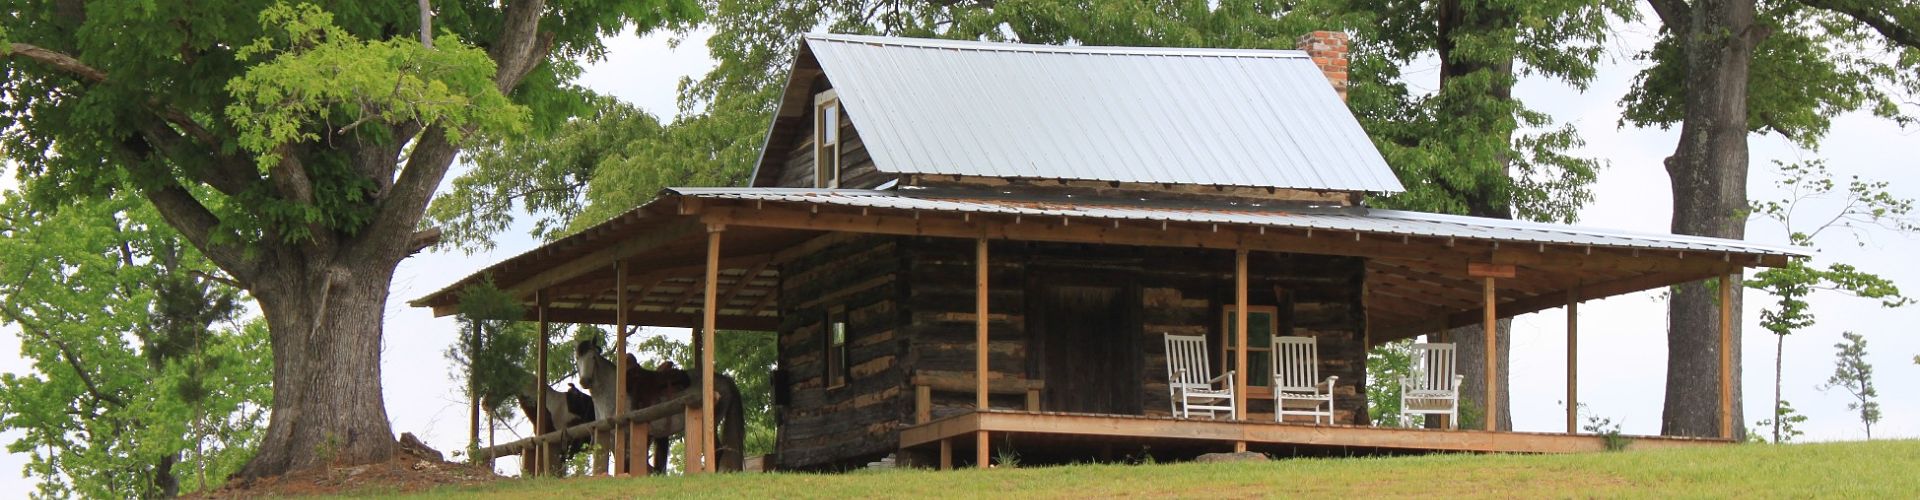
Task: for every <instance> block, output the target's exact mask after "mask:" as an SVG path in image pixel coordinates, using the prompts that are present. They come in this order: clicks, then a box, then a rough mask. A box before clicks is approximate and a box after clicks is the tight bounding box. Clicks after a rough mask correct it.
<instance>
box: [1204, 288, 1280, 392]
mask: <svg viewBox="0 0 1920 500" xmlns="http://www.w3.org/2000/svg"><path fill="white" fill-rule="evenodd" d="M1239 309H1240V306H1239V305H1237V304H1226V305H1225V306H1223V307H1221V308H1220V349H1219V352H1218V354H1219V355H1220V366H1221V367H1222V368H1221V370H1220V372H1221V373H1226V370H1230V369H1238V367H1235V366H1234V365H1233V361H1234V359H1233V357H1232V356H1233V352H1234V349H1236V348H1237V346H1235V345H1234V343H1233V341H1234V340H1235V339H1234V333H1233V332H1234V330H1233V319H1234V312H1235V311H1237V310H1239ZM1256 314H1265V315H1267V318H1268V320H1267V332H1266V335H1267V337H1268V338H1269V340H1268V341H1267V346H1266V347H1257V346H1256V347H1248V348H1247V364H1248V365H1252V364H1254V363H1255V359H1258V358H1256V357H1255V356H1266V357H1267V358H1266V359H1267V369H1268V370H1272V369H1273V341H1272V340H1271V338H1272V337H1273V336H1275V335H1279V334H1280V306H1277V305H1255V304H1249V305H1247V322H1248V323H1253V322H1254V321H1253V316H1254V315H1256ZM1255 335H1258V333H1256V332H1247V343H1249V344H1252V343H1254V340H1253V339H1255V338H1256V337H1255ZM1255 380H1256V379H1255V377H1254V376H1253V372H1247V396H1249V397H1253V396H1272V395H1273V374H1271V373H1269V374H1267V380H1266V383H1265V384H1264V385H1263V384H1256V383H1254V382H1255Z"/></svg>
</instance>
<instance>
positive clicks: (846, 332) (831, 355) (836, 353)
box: [820, 306, 853, 389]
mask: <svg viewBox="0 0 1920 500" xmlns="http://www.w3.org/2000/svg"><path fill="white" fill-rule="evenodd" d="M851 323H852V321H849V320H848V318H847V308H846V306H833V307H832V308H829V309H827V317H826V321H824V322H822V323H821V327H822V328H821V332H822V333H824V335H822V337H823V339H822V340H823V342H822V343H821V347H822V352H821V355H820V361H821V365H822V373H821V385H823V386H825V387H826V388H828V389H837V388H841V387H846V386H847V384H848V383H849V382H851V381H852V380H853V372H852V370H851V366H850V363H848V361H847V354H848V353H847V351H848V349H847V344H848V343H849V342H850V340H851V339H849V337H852V336H853V334H852V327H851ZM836 329H837V331H836ZM835 333H838V334H839V336H838V338H837V339H836V338H835V335H834V334H835ZM836 340H837V342H836Z"/></svg>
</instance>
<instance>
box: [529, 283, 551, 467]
mask: <svg viewBox="0 0 1920 500" xmlns="http://www.w3.org/2000/svg"><path fill="white" fill-rule="evenodd" d="M533 303H534V310H535V311H536V313H535V314H536V315H538V316H539V320H540V351H539V353H538V355H537V356H536V360H535V361H534V362H535V363H539V365H540V367H539V369H538V370H537V371H536V372H537V373H538V374H539V376H538V377H537V378H535V379H534V380H533V384H534V385H533V393H534V394H535V395H536V396H535V397H534V401H535V403H534V408H535V409H536V410H538V411H535V412H533V428H534V429H535V431H536V432H538V430H539V429H540V428H541V427H542V426H545V425H547V424H548V422H547V412H546V411H545V410H546V408H545V407H546V399H547V398H546V394H547V391H548V390H550V388H551V387H552V386H551V385H548V384H547V342H549V341H550V340H551V337H552V330H551V325H550V324H549V323H548V322H547V292H546V290H539V291H536V292H534V299H533ZM551 446H552V444H550V443H541V444H540V446H538V447H537V448H538V451H537V452H536V453H534V461H533V463H534V465H533V471H534V474H535V475H540V474H544V473H545V472H546V470H547V468H548V467H551V466H552V464H548V463H546V462H547V460H548V458H549V457H550V456H551V455H550V454H549V453H548V451H549V449H550V448H551Z"/></svg>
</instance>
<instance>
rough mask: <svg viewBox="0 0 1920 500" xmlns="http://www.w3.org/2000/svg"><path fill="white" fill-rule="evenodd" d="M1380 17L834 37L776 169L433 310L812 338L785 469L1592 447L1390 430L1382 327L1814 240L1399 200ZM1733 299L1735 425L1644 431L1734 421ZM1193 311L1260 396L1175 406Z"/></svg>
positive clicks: (1646, 442)
mask: <svg viewBox="0 0 1920 500" xmlns="http://www.w3.org/2000/svg"><path fill="white" fill-rule="evenodd" d="M1346 44H1347V38H1346V36H1345V35H1344V34H1341V33H1332V32H1314V33H1309V34H1307V35H1305V36H1303V37H1301V38H1300V41H1299V50H1226V49H1206V48H1140V47H1061V46H1042V45H1024V44H1007V43H984V42H971V41H947V40H926V39H905V38H884V37H868V36H850V35H807V36H806V37H805V38H804V40H803V41H802V42H801V44H800V46H799V47H798V52H797V55H796V57H795V58H794V61H793V67H792V71H791V76H790V78H789V79H788V80H787V83H786V87H785V92H784V93H783V94H782V96H781V98H780V102H779V104H778V107H777V110H776V112H775V115H774V116H773V118H772V123H771V125H770V126H769V127H768V130H767V134H766V138H765V142H764V147H763V149H762V155H761V156H760V158H759V160H758V164H757V165H756V167H755V169H754V170H753V173H752V175H751V178H750V180H749V182H748V183H747V185H746V186H744V187H717V188H714V187H699V188H696V187H686V188H670V189H667V190H665V191H664V192H662V193H660V195H659V196H658V197H657V198H656V199H654V200H653V201H651V202H649V203H646V204H645V205H643V206H640V207H637V208H634V209H633V210H632V211H630V212H627V213H625V214H623V215H620V216H618V217H615V218H613V219H611V220H608V221H605V222H603V223H600V224H599V225H597V226H594V227H591V228H588V229H586V230H584V231H581V232H579V233H577V234H573V235H570V236H567V237H564V238H560V239H558V240H556V241H552V242H550V243H547V244H545V245H542V246H540V247H539V248H535V249H533V250H530V251H528V252H526V253H525V254H522V255H519V256H517V257H513V258H510V259H506V260H504V261H502V262H499V263H497V264H494V265H491V266H489V267H487V268H485V269H482V270H480V271H478V272H476V273H474V275H473V276H471V277H468V278H466V279H463V280H460V281H458V282H456V283H454V284H452V285H451V286H448V287H447V288H446V289H445V290H442V291H440V292H437V293H435V294H432V295H429V296H427V297H424V298H421V299H419V300H416V301H414V302H413V304H414V305H416V306H420V307H431V308H433V309H434V310H435V311H436V312H437V313H439V314H443V315H444V314H451V313H452V312H453V311H454V310H455V298H456V296H457V293H458V291H459V290H460V289H461V288H462V287H465V286H467V285H469V284H472V283H475V282H478V281H480V280H482V279H486V278H487V277H491V279H492V280H493V282H494V283H496V284H497V285H498V286H500V287H502V288H503V289H506V290H508V291H510V292H512V293H515V294H516V295H517V296H519V297H521V298H522V299H523V300H525V301H526V303H527V304H528V305H529V306H530V308H531V309H530V311H533V312H531V313H530V315H531V316H530V317H529V318H528V319H530V320H539V321H543V322H549V321H551V322H572V323H597V324H608V325H615V326H616V328H617V331H620V332H630V331H631V330H630V329H631V327H633V326H636V325H647V326H672V327H687V328H692V329H694V331H695V332H696V335H695V339H696V340H695V343H696V348H697V349H696V350H697V351H699V352H700V353H701V354H699V355H698V356H697V359H696V360H695V361H694V363H693V365H694V366H696V367H697V368H698V370H699V371H700V372H701V373H703V374H708V375H706V376H707V377H710V376H711V375H710V374H711V373H712V371H713V370H714V369H715V367H714V366H713V362H712V359H713V358H712V353H711V350H710V349H704V348H699V347H700V346H711V345H713V342H714V340H713V339H714V336H715V334H716V332H718V334H719V335H726V334H727V331H730V330H762V331H774V332H778V349H779V352H778V360H779V361H778V370H777V372H776V377H774V380H775V387H773V388H772V390H773V391H774V398H773V399H774V401H775V403H776V412H777V420H778V426H779V427H778V438H777V444H776V450H775V452H774V453H773V454H772V455H770V456H768V457H766V463H767V464H768V467H769V468H778V469H789V470H839V469H845V468H850V467H857V466H860V465H863V464H866V463H868V462H871V461H873V460H875V459H877V458H880V457H884V456H888V455H897V456H899V457H901V458H902V460H905V461H908V462H911V463H917V464H925V465H929V466H934V465H937V466H939V467H942V468H945V467H955V466H977V467H986V466H988V465H989V464H991V463H993V462H994V461H996V460H997V459H996V458H995V454H1017V455H1018V456H1019V457H1021V460H1022V461H1023V462H1032V461H1068V460H1088V459H1103V458H1104V459H1117V457H1126V456H1137V455H1139V454H1150V455H1153V456H1155V457H1156V458H1158V459H1169V458H1181V457H1191V456H1193V455H1196V454H1199V453H1203V452H1209V451H1228V450H1235V451H1245V450H1251V451H1256V452H1267V453H1315V452H1324V451H1327V450H1338V451H1339V452H1353V451H1355V450H1360V451H1377V452H1423V451H1475V452H1569V451H1585V450H1597V449H1601V448H1602V447H1603V446H1604V444H1603V443H1602V441H1601V439H1600V438H1599V437H1596V436H1592V435H1581V434H1579V433H1578V432H1576V429H1575V428H1574V426H1573V424H1574V422H1573V414H1572V413H1571V412H1569V415H1568V418H1569V420H1568V428H1567V431H1566V432H1565V433H1524V432H1495V431H1493V429H1492V428H1491V427H1487V428H1484V429H1467V430H1440V429H1424V428H1380V427H1373V426H1370V425H1369V422H1371V421H1372V420H1371V418H1370V417H1371V415H1370V413H1369V408H1368V407H1367V402H1366V398H1365V393H1364V391H1365V389H1364V388H1365V387H1366V385H1367V384H1368V382H1369V381H1368V380H1367V370H1366V361H1367V351H1368V349H1369V348H1370V347H1372V346H1377V345H1380V344H1382V343H1385V342H1392V341H1398V340H1404V339H1412V338H1416V337H1419V336H1422V335H1431V334H1435V333H1437V332H1441V331H1444V330H1446V329H1449V328H1456V327H1464V326H1471V325H1488V327H1487V331H1488V334H1487V335H1486V339H1487V342H1489V343H1492V342H1493V341H1494V339H1495V334H1494V330H1493V329H1492V328H1491V326H1490V325H1491V324H1492V323H1493V320H1494V319H1498V318H1509V317H1512V316H1515V315H1519V314H1525V313H1529V312H1535V311H1540V310H1544V309H1549V308H1556V307H1574V306H1577V304H1578V303H1579V302H1581V301H1585V300H1592V299H1598V298H1604V297H1609V296H1613V295H1619V294H1624V293H1631V292H1636V291H1641V290H1646V289H1652V288H1659V287H1664V286H1669V285H1673V284H1678V283H1685V282H1692V281H1698V280H1720V283H1722V284H1726V283H1729V281H1728V280H1737V279H1738V274H1739V273H1740V272H1741V270H1742V269H1743V268H1745V267H1753V266H1780V265H1783V264H1784V263H1786V262H1788V260H1789V259H1793V258H1799V257H1803V255H1802V254H1801V253H1799V252H1797V251H1796V250H1793V249H1790V248H1782V247H1776V246H1768V245H1758V244H1752V243H1747V242H1743V241H1737V240H1725V239H1714V238H1701V237H1690V236H1675V235H1667V234H1639V233H1628V232H1621V231H1614V230H1603V229H1593V228H1581V227H1575V226H1568V225H1558V224H1543V223H1533V222H1523V221H1514V220H1496V219H1485V218H1475V217H1462V216H1452V215H1441V214H1432V213H1420V212H1409V211H1399V210H1384V209H1379V208H1373V207H1369V206H1367V203H1366V200H1367V199H1368V197H1370V196H1380V195H1391V194H1394V193H1397V192H1400V191H1402V190H1403V184H1402V183H1403V182H1426V181H1424V180H1413V179H1399V178H1396V177H1395V175H1394V172H1393V171H1392V170H1391V169H1390V168H1389V167H1388V165H1387V163H1386V161H1385V160H1384V159H1383V158H1382V156H1381V154H1380V152H1379V150H1378V149H1377V148H1376V147H1375V146H1374V144H1373V142H1372V140H1371V139H1370V138H1369V137H1368V136H1367V134H1366V132H1365V131H1363V130H1362V129H1361V127H1360V125H1359V123H1358V122H1357V121H1356V119H1355V118H1354V116H1353V115H1352V113H1351V112H1350V111H1349V110H1348V108H1347V107H1346V105H1345V102H1344V98H1345V97H1344V96H1345V92H1346V64H1347V63H1346ZM1731 288H1732V287H1727V286H1723V287H1722V289H1723V290H1724V289H1731ZM1570 317H1571V316H1570ZM1725 317H1727V315H1724V314H1723V321H1722V328H1721V336H1722V338H1721V344H1720V345H1721V347H1720V350H1721V359H1722V360H1723V362H1722V365H1721V373H1722V375H1721V379H1722V386H1721V387H1722V398H1721V400H1722V403H1723V404H1722V406H1721V408H1720V411H1721V422H1722V426H1721V427H1722V428H1721V431H1722V433H1721V436H1720V437H1719V438H1660V437H1644V438H1637V439H1636V440H1635V441H1634V446H1636V447H1660V446H1694V445H1703V444H1716V443H1723V442H1726V441H1727V440H1729V439H1730V437H1731V436H1732V435H1733V434H1732V425H1733V423H1732V422H1731V417H1730V415H1731V412H1730V411H1729V410H1730V408H1731V406H1730V405H1731V398H1730V397H1729V396H1728V394H1730V391H1727V390H1726V388H1727V387H1728V385H1727V384H1730V383H1732V382H1731V381H1730V377H1729V376H1728V375H1727V374H1728V373H1730V370H1728V369H1727V367H1728V366H1729V365H1728V363H1730V362H1731V361H1730V360H1729V359H1728V356H1727V353H1728V352H1730V349H1729V348H1728V346H1729V345H1730V344H1729V343H1730V342H1731V341H1732V340H1731V339H1730V335H1729V333H1728V330H1729V327H1728V326H1727V322H1726V321H1725V320H1724V318H1725ZM1235 325H1249V326H1250V328H1246V329H1241V328H1236V327H1235ZM1569 325H1570V329H1569V331H1568V335H1569V338H1570V339H1571V338H1572V337H1573V335H1575V332H1574V331H1573V329H1572V327H1573V326H1574V322H1572V321H1569ZM1168 334H1174V335H1185V336H1199V337H1203V338H1204V339H1205V343H1206V345H1207V346H1208V349H1209V350H1210V351H1211V352H1210V355H1209V356H1208V357H1209V359H1210V361H1209V363H1211V364H1212V367H1211V370H1212V372H1213V373H1225V372H1227V371H1228V370H1232V371H1234V372H1235V374H1236V375H1235V376H1234V378H1233V379H1232V380H1231V381H1230V382H1229V383H1231V384H1232V387H1233V388H1235V389H1237V390H1236V391H1235V396H1234V402H1235V403H1236V405H1235V407H1236V408H1237V410H1235V411H1234V412H1232V413H1231V414H1229V415H1225V416H1223V417H1222V418H1218V419H1189V418H1175V413H1174V410H1173V408H1174V406H1173V401H1172V399H1171V398H1172V396H1170V391H1169V377H1170V375H1169V370H1168V369H1167V368H1166V367H1167V352H1166V347H1165V345H1166V344H1165V343H1164V342H1163V339H1165V338H1166V335H1168ZM625 335H626V334H625V333H623V334H622V335H621V337H622V340H621V343H622V344H624V337H625ZM1274 336H1292V337H1311V338H1313V339H1315V341H1316V344H1317V350H1318V352H1317V353H1318V356H1317V357H1318V366H1317V368H1318V372H1319V375H1321V376H1336V377H1337V383H1335V384H1334V385H1333V387H1331V388H1330V391H1331V392H1332V394H1333V401H1334V403H1333V408H1332V411H1333V415H1332V423H1331V424H1326V423H1320V424H1315V423H1309V422H1294V421H1281V422H1276V419H1275V418H1273V412H1274V411H1275V407H1274V402H1273V395H1274V391H1273V390H1272V389H1271V388H1270V387H1269V386H1270V385H1271V383H1272V380H1273V376H1272V372H1273V370H1272V368H1273V363H1274V361H1273V360H1274V359H1275V358H1274V357H1273V352H1272V351H1273V349H1272V344H1271V343H1270V342H1269V341H1268V340H1267V339H1269V338H1272V337H1274ZM1429 338H1430V339H1431V337H1429ZM1569 345H1576V346H1577V342H1570V344H1569ZM1242 346H1244V348H1242ZM543 349H544V347H543ZM621 349H622V350H624V349H625V348H624V347H622V348H621ZM1491 350H1492V349H1491V348H1489V351H1491ZM1575 363H1577V358H1576V357H1575V356H1574V355H1573V353H1572V352H1570V353H1569V356H1568V373H1569V375H1570V376H1569V394H1568V399H1567V400H1566V401H1568V402H1569V403H1571V402H1572V401H1573V400H1574V399H1573V398H1575V397H1577V388H1575V387H1574V386H1573V383H1574V377H1572V376H1571V374H1573V373H1575V372H1574V364H1575ZM1237 367H1244V368H1243V369H1236V368H1237ZM1488 368H1489V369H1488V370H1487V371H1486V372H1487V376H1488V377H1489V381H1491V380H1492V377H1494V376H1496V373H1495V370H1494V369H1493V367H1492V366H1491V364H1490V366H1489V367H1488ZM543 380H544V377H543ZM708 380H710V378H708ZM707 386H709V387H710V386H711V384H708V385H707ZM1488 386H1489V387H1490V386H1492V384H1488ZM1491 400H1492V398H1483V399H1481V401H1491ZM1567 406H1568V407H1570V408H1571V407H1574V406H1575V405H1572V404H1568V405H1567ZM706 407H709V408H710V407H711V404H710V403H708V404H706ZM1477 410H1479V411H1480V412H1481V414H1482V415H1486V416H1488V417H1487V418H1484V419H1483V420H1484V421H1487V422H1491V421H1492V418H1491V415H1493V414H1495V412H1498V411H1503V410H1502V409H1500V408H1496V407H1494V406H1493V405H1492V404H1491V403H1490V402H1489V403H1486V405H1485V407H1484V408H1478V409H1477ZM706 421H712V420H711V417H710V416H709V417H708V419H707V420H706ZM695 448H697V447H695ZM1316 450H1317V451H1316ZM706 452H707V453H709V454H710V453H711V449H710V448H709V449H707V450H706ZM617 453H625V452H624V451H618V450H617ZM636 453H638V452H636ZM698 453H699V452H698V451H697V450H696V451H694V452H690V456H693V455H697V454H698ZM708 456H711V455H708ZM616 458H620V457H616ZM694 469H695V470H699V467H697V466H696V467H694Z"/></svg>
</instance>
